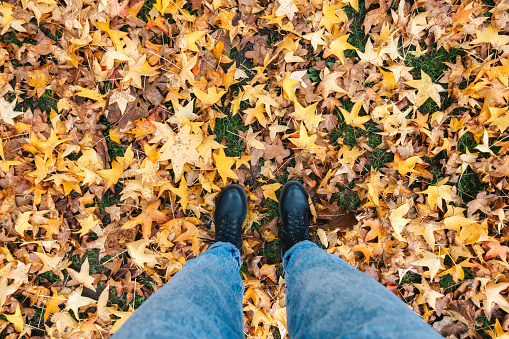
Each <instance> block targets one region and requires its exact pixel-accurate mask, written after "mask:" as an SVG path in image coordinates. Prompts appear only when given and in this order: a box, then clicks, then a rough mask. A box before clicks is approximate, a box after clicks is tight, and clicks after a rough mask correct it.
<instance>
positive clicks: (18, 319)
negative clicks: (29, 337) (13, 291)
mask: <svg viewBox="0 0 509 339" xmlns="http://www.w3.org/2000/svg"><path fill="white" fill-rule="evenodd" d="M4 316H5V318H6V319H7V321H8V322H10V323H13V324H14V330H15V331H16V332H18V333H19V332H21V331H23V316H22V315H21V309H20V308H19V303H16V312H14V314H6V313H4Z"/></svg>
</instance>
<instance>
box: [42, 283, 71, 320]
mask: <svg viewBox="0 0 509 339" xmlns="http://www.w3.org/2000/svg"><path fill="white" fill-rule="evenodd" d="M51 290H52V292H53V296H52V297H51V298H50V299H49V300H48V301H46V309H45V310H44V320H48V318H49V316H50V315H51V314H53V313H58V312H60V307H59V305H61V304H64V303H65V302H66V301H67V298H66V295H64V294H58V292H57V290H56V289H55V288H54V287H51Z"/></svg>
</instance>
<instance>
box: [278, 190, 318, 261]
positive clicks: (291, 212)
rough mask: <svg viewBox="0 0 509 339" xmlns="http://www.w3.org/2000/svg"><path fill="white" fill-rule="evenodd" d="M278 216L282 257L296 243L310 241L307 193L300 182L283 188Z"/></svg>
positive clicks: (309, 212)
mask: <svg viewBox="0 0 509 339" xmlns="http://www.w3.org/2000/svg"><path fill="white" fill-rule="evenodd" d="M279 216H280V218H281V222H282V224H283V236H282V237H281V255H282V256H284V254H285V253H286V251H288V250H289V249H290V248H291V247H292V246H293V245H295V244H296V243H298V242H300V241H302V240H309V239H310V237H309V222H310V219H311V211H310V209H309V204H308V193H307V192H306V189H305V188H304V186H302V184H301V183H300V182H298V181H290V182H288V183H286V185H285V186H284V187H283V190H282V191H281V195H280V197H279Z"/></svg>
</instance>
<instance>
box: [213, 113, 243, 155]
mask: <svg viewBox="0 0 509 339" xmlns="http://www.w3.org/2000/svg"><path fill="white" fill-rule="evenodd" d="M225 114H227V116H226V117H225V118H224V119H217V120H216V126H215V127H214V132H213V133H214V139H215V140H216V141H217V142H219V143H223V142H224V144H225V146H226V147H227V148H226V149H225V151H224V152H225V154H226V155H227V156H229V157H239V156H240V155H241V154H242V151H243V150H244V141H243V139H242V138H240V136H239V134H238V133H239V131H242V132H245V131H247V129H248V127H247V126H245V125H244V121H242V118H241V117H240V115H239V114H237V115H235V116H232V115H231V114H230V110H229V109H227V110H225Z"/></svg>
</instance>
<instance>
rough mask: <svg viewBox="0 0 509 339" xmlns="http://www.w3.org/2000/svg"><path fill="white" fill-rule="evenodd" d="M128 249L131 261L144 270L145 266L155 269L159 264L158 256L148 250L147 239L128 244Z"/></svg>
mask: <svg viewBox="0 0 509 339" xmlns="http://www.w3.org/2000/svg"><path fill="white" fill-rule="evenodd" d="M126 247H127V252H128V253H129V255H130V256H131V259H132V260H133V262H134V263H135V264H136V265H138V266H139V267H141V268H143V266H144V265H145V264H147V266H149V267H154V265H155V264H157V257H158V255H157V254H154V252H153V251H151V250H147V242H146V241H145V239H140V240H138V241H133V242H130V243H127V244H126ZM146 251H149V253H146Z"/></svg>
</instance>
